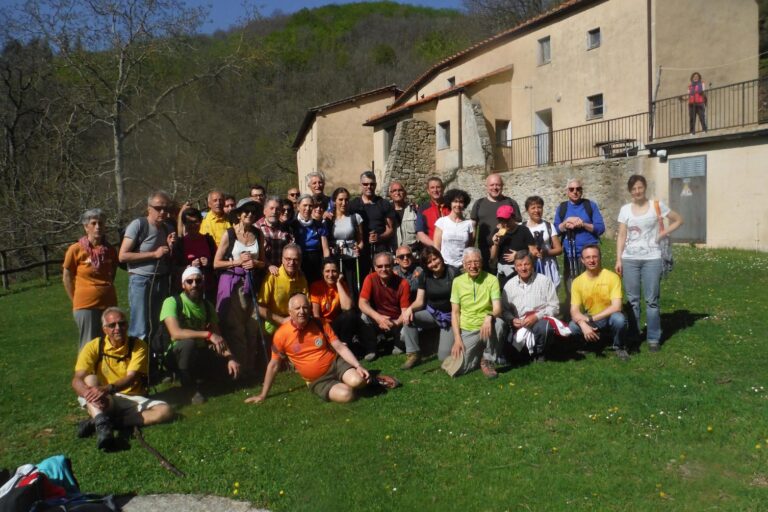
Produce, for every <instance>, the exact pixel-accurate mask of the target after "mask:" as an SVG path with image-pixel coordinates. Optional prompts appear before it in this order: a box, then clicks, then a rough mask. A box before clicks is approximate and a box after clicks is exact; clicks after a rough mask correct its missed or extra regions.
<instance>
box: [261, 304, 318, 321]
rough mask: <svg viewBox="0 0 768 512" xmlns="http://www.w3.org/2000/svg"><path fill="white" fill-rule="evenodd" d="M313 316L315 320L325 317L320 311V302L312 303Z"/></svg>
mask: <svg viewBox="0 0 768 512" xmlns="http://www.w3.org/2000/svg"><path fill="white" fill-rule="evenodd" d="M259 312H261V308H259ZM312 316H313V317H315V318H322V317H323V312H322V311H320V304H319V303H318V302H313V303H312Z"/></svg>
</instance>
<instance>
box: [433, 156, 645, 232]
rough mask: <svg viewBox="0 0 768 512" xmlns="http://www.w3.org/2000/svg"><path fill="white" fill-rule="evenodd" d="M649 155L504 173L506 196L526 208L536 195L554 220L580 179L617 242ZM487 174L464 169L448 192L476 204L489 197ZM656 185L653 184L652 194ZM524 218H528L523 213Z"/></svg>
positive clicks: (453, 179)
mask: <svg viewBox="0 0 768 512" xmlns="http://www.w3.org/2000/svg"><path fill="white" fill-rule="evenodd" d="M646 159H647V157H646V156H637V157H630V158H617V159H611V160H596V161H591V162H588V163H583V164H573V165H553V166H545V167H535V168H527V169H515V170H514V171H507V172H502V173H500V174H501V176H502V179H503V180H504V193H505V195H508V196H510V197H512V198H513V199H514V200H515V201H517V202H518V203H519V204H520V208H525V206H524V203H525V199H526V198H527V197H529V196H532V195H538V196H541V197H542V198H543V199H544V219H545V220H549V221H553V220H554V217H555V210H556V209H557V206H558V205H559V204H560V203H561V202H563V201H565V200H566V199H567V198H566V195H565V185H566V182H567V181H568V179H569V178H580V179H581V180H582V183H583V185H584V197H586V198H588V199H591V200H593V201H595V202H596V203H597V204H598V206H599V207H600V211H601V213H602V214H603V218H604V220H605V225H606V232H605V235H603V238H604V239H611V240H614V239H615V233H616V228H617V222H616V218H617V217H618V215H619V209H620V208H621V206H622V205H624V204H626V203H628V202H629V200H630V197H629V194H628V193H627V180H628V179H629V177H630V176H631V175H633V174H644V165H643V161H644V160H646ZM485 176H486V174H485V172H484V170H483V169H482V168H481V167H474V168H471V169H460V170H459V171H458V172H457V173H456V176H455V178H454V177H448V176H447V177H445V178H452V179H451V180H450V182H448V183H446V189H449V188H461V189H464V190H466V191H467V192H468V193H469V194H470V195H471V196H472V200H473V202H474V201H475V200H477V199H479V198H481V197H485ZM652 187H653V185H652V184H651V183H649V195H652V192H653V191H652V190H650V189H652ZM523 218H524V219H525V218H526V215H525V213H523Z"/></svg>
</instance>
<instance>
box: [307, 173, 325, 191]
mask: <svg viewBox="0 0 768 512" xmlns="http://www.w3.org/2000/svg"><path fill="white" fill-rule="evenodd" d="M309 190H311V191H312V195H313V196H319V195H322V193H323V190H325V180H324V179H323V178H321V177H320V176H312V177H311V178H310V179H309Z"/></svg>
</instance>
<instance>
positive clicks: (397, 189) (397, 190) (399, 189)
mask: <svg viewBox="0 0 768 512" xmlns="http://www.w3.org/2000/svg"><path fill="white" fill-rule="evenodd" d="M395 192H405V189H404V188H393V189H392V190H390V191H389V193H390V194H394V193H395Z"/></svg>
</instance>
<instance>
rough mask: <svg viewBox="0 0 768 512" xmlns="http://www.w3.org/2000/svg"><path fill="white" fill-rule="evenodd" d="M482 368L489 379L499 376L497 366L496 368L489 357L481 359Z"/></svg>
mask: <svg viewBox="0 0 768 512" xmlns="http://www.w3.org/2000/svg"><path fill="white" fill-rule="evenodd" d="M480 369H481V370H482V371H483V375H485V376H486V377H487V378H489V379H495V378H496V377H498V376H499V373H498V372H497V371H496V368H494V366H493V363H492V362H490V361H488V360H487V359H481V360H480Z"/></svg>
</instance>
